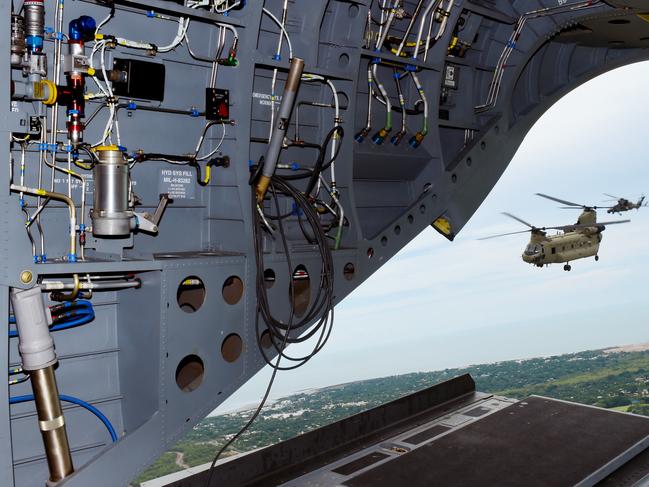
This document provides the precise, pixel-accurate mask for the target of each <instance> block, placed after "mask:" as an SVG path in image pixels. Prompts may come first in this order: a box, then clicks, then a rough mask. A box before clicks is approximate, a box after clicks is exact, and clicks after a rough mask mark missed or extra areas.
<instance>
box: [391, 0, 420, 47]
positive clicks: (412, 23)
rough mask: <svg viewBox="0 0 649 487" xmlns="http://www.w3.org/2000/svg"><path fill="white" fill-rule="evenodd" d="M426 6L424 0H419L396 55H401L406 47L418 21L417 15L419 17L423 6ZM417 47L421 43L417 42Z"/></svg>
mask: <svg viewBox="0 0 649 487" xmlns="http://www.w3.org/2000/svg"><path fill="white" fill-rule="evenodd" d="M423 6H424V0H419V1H418V2H417V6H416V7H415V11H414V12H413V14H412V17H411V18H410V22H409V23H408V28H407V29H406V32H405V34H403V39H402V40H401V44H399V47H398V48H397V51H396V52H395V55H396V56H401V53H402V52H403V49H404V48H405V47H406V44H407V42H408V37H409V36H410V33H411V32H412V28H413V27H414V25H415V22H416V21H417V17H419V14H420V12H421V9H422V7H423ZM415 49H419V45H418V44H415Z"/></svg>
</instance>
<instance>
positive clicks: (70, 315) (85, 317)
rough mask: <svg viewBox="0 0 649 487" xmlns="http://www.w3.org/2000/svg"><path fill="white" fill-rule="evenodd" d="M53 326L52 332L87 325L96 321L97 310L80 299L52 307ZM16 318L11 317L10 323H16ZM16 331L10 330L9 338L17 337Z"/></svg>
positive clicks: (89, 303) (88, 302)
mask: <svg viewBox="0 0 649 487" xmlns="http://www.w3.org/2000/svg"><path fill="white" fill-rule="evenodd" d="M50 312H51V313H52V326H51V327H50V331H59V330H67V329H68V328H74V327H76V326H81V325H86V324H88V323H90V322H91V321H92V320H94V319H95V310H94V308H93V306H92V303H91V302H90V301H86V300H85V299H79V300H77V301H70V302H67V303H61V304H57V305H55V306H52V307H50ZM15 322H16V319H15V318H14V317H9V323H15ZM17 336H18V332H17V331H16V330H9V337H10V338H12V337H17Z"/></svg>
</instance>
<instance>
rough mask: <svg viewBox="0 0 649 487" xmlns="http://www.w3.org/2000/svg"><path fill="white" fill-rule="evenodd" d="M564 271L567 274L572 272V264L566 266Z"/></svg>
mask: <svg viewBox="0 0 649 487" xmlns="http://www.w3.org/2000/svg"><path fill="white" fill-rule="evenodd" d="M563 270H564V271H566V272H570V271H571V270H572V267H571V266H570V264H566V265H564V266H563Z"/></svg>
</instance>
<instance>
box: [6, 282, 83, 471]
mask: <svg viewBox="0 0 649 487" xmlns="http://www.w3.org/2000/svg"><path fill="white" fill-rule="evenodd" d="M11 307H12V309H13V312H14V316H15V317H16V329H17V331H18V341H19V342H18V350H19V352H20V357H21V359H22V368H23V370H24V371H25V372H27V373H29V377H30V379H31V383H32V389H33V391H34V400H35V402H36V414H37V415H38V428H39V430H40V431H41V436H42V437H43V444H44V446H45V456H46V457H47V465H48V467H49V471H50V478H49V480H50V482H52V483H56V482H59V481H60V480H62V479H64V478H65V477H67V476H69V475H70V474H71V473H72V472H73V471H74V468H73V466H72V456H71V454H70V444H69V443H68V435H67V432H66V429H65V420H64V418H63V411H62V409H61V401H60V398H59V391H58V387H57V385H56V377H55V375H54V366H55V365H56V363H57V362H58V360H57V357H56V352H55V351H54V341H53V340H52V336H51V335H50V329H49V326H50V325H51V324H52V315H51V313H50V310H49V308H48V307H47V306H46V305H45V302H44V301H43V295H42V293H41V288H40V286H35V287H33V288H31V289H27V290H25V291H23V290H20V289H15V288H14V289H12V290H11Z"/></svg>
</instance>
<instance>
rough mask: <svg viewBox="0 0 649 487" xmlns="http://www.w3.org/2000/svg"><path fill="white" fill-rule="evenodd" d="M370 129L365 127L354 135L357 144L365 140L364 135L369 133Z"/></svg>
mask: <svg viewBox="0 0 649 487" xmlns="http://www.w3.org/2000/svg"><path fill="white" fill-rule="evenodd" d="M369 133H370V131H369V130H367V129H366V128H365V129H363V130H361V131H360V132H358V133H357V134H356V135H354V140H355V141H356V142H358V143H359V144H362V143H363V142H364V141H365V137H367V136H368V135H369Z"/></svg>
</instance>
